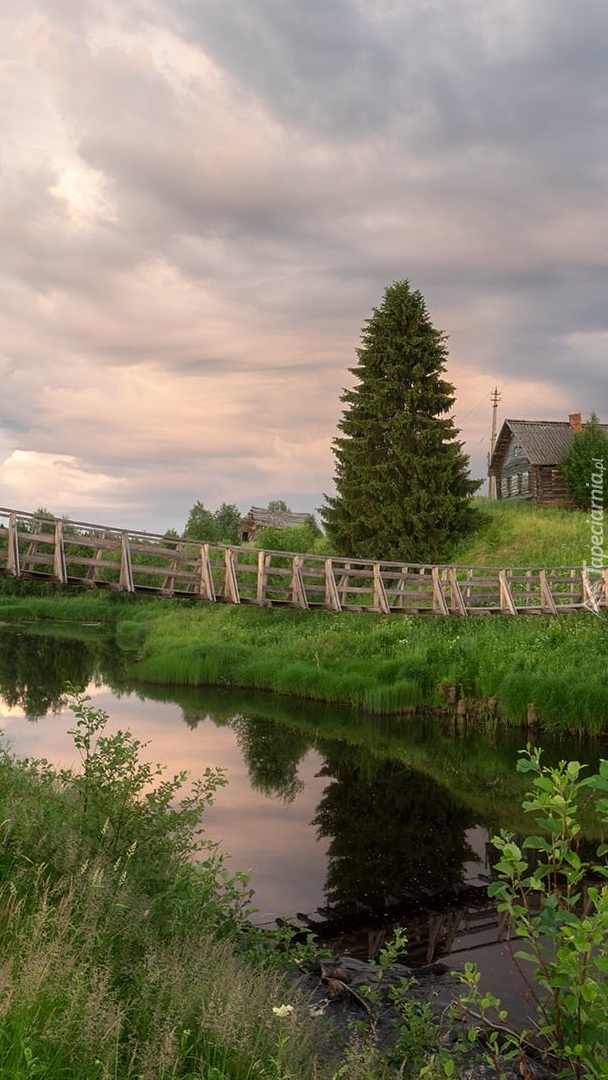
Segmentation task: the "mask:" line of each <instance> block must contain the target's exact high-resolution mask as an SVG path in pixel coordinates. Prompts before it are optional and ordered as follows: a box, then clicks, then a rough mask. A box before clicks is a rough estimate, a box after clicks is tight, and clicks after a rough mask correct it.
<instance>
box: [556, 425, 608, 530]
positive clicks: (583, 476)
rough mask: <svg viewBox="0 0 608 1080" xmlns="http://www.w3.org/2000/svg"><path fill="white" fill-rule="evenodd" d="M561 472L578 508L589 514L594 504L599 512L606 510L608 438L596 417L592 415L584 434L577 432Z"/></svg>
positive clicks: (582, 429) (584, 427)
mask: <svg viewBox="0 0 608 1080" xmlns="http://www.w3.org/2000/svg"><path fill="white" fill-rule="evenodd" d="M599 462H601V463H602V464H601V465H600V464H599ZM560 469H561V471H562V473H563V474H564V476H565V478H566V484H567V485H568V490H569V492H570V494H571V496H572V498H573V499H574V501H575V502H576V504H577V505H578V506H580V507H582V508H583V509H585V510H589V508H590V507H591V506H592V502H593V506H594V507H595V504H597V509H600V510H602V509H605V507H606V503H607V501H608V435H607V434H606V431H605V429H604V428H603V427H602V425H601V424H600V422H599V420H598V418H597V416H596V415H595V413H591V416H590V417H589V419H588V421H587V423H586V424H584V425H583V427H582V428H581V430H580V431H575V433H574V435H573V436H572V440H571V442H570V446H569V447H568V449H567V451H566V454H565V455H564V457H563V459H562V461H561V463H560ZM594 478H595V479H594ZM592 490H593V493H594V497H593V500H592V498H591V495H592ZM602 496H603V497H602Z"/></svg>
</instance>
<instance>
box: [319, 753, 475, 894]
mask: <svg viewBox="0 0 608 1080" xmlns="http://www.w3.org/2000/svg"><path fill="white" fill-rule="evenodd" d="M321 775H323V776H327V777H331V783H330V784H329V786H328V787H327V788H326V790H325V792H324V794H323V797H322V799H321V802H320V804H319V806H318V809H317V813H316V815H315V818H314V824H315V825H316V826H317V829H318V835H319V837H330V838H331V839H330V844H329V850H328V869H327V884H326V895H327V900H328V902H329V904H330V905H331V906H332V907H333V908H334V909H336V911H338V910H351V911H353V910H357V908H358V909H359V910H366V911H368V912H370V913H372V914H379V913H381V912H382V911H384V910H385V909H386V908H387V907H392V906H395V905H396V904H399V903H401V902H403V901H404V900H406V899H407V898H411V897H413V896H414V895H416V894H420V892H422V893H423V894H426V895H427V896H430V895H431V894H434V893H441V892H448V891H451V890H452V889H453V888H454V887H455V886H456V885H458V884H459V883H461V882H462V881H463V878H464V864H465V863H466V862H471V861H473V860H474V859H475V854H474V852H473V850H472V849H471V847H470V845H469V844H468V842H467V839H466V830H467V829H469V828H471V826H473V825H474V824H475V819H474V816H473V813H472V811H471V810H470V809H469V808H467V807H466V806H465V805H464V804H462V803H460V802H458V801H457V800H456V799H455V798H454V796H453V795H451V794H450V792H449V791H448V790H447V789H446V788H444V787H442V786H441V785H439V784H438V783H436V782H435V781H434V780H432V779H431V778H430V777H429V776H427V775H426V774H424V773H421V772H417V771H416V770H414V769H412V768H410V767H409V766H407V765H404V764H402V763H401V762H398V761H394V760H390V759H378V760H376V759H374V758H373V757H370V755H369V753H365V752H362V751H361V749H359V748H356V747H349V746H346V745H345V744H342V745H341V746H340V748H339V750H338V747H337V745H336V747H335V749H334V750H333V751H330V752H329V754H328V755H327V757H326V763H325V765H324V766H323V768H322V770H321Z"/></svg>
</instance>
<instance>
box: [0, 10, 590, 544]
mask: <svg viewBox="0 0 608 1080" xmlns="http://www.w3.org/2000/svg"><path fill="white" fill-rule="evenodd" d="M607 31H608V8H606V5H605V4H604V2H603V0H582V2H581V3H580V4H579V5H577V6H576V8H574V7H573V5H572V4H571V3H570V0H539V3H537V4H534V5H530V4H527V3H526V2H525V0H502V2H501V3H498V0H432V2H430V3H426V2H425V3H421V2H420V3H411V4H408V5H403V4H401V3H397V2H396V0H332V2H331V3H328V2H327V0H324V2H322V0H310V3H307V4H306V8H305V9H303V8H302V5H301V4H300V3H296V0H234V2H233V3H231V4H226V3H224V2H223V0H197V2H196V3H194V2H193V0H179V2H177V3H171V4H169V3H168V2H167V0H151V2H150V0H146V2H145V3H144V2H141V3H140V2H139V0H127V2H126V3H123V4H121V5H119V4H118V3H117V2H115V0H107V2H105V3H101V2H100V0H45V3H44V4H42V0H24V2H23V4H22V5H20V8H19V14H18V16H17V17H15V15H14V13H10V14H5V15H3V14H2V9H1V8H0V43H3V44H0V59H1V58H2V53H3V52H4V60H5V63H6V64H7V65H8V68H7V70H10V79H9V80H8V81H7V82H6V83H5V84H4V85H3V88H2V90H1V91H0V124H1V125H2V131H3V140H2V156H1V159H0V167H1V168H2V185H1V189H0V201H1V204H2V205H1V209H2V219H1V220H2V225H1V236H0V241H1V243H2V260H1V261H0V290H1V294H2V297H3V303H2V311H1V313H0V320H1V327H0V330H1V337H0V343H1V344H0V371H2V375H3V387H4V394H3V397H4V400H3V404H2V409H1V410H0V502H2V503H3V504H4V505H8V504H13V505H22V506H23V508H25V509H27V508H29V506H30V505H31V504H32V502H34V503H35V504H36V505H39V504H50V503H51V502H52V500H53V498H56V499H58V500H61V505H55V506H53V507H52V508H53V509H55V510H56V511H57V512H60V513H63V512H71V513H74V514H76V515H77V514H78V508H79V506H80V507H82V506H84V507H86V513H87V516H88V517H90V516H91V511H92V509H94V507H95V505H96V502H95V499H96V494H97V497H98V502H97V505H98V506H99V508H100V512H101V511H102V510H103V512H104V513H105V514H106V515H107V514H108V513H112V512H114V513H115V514H116V515H117V516H119V517H120V519H121V521H123V522H124V515H125V512H128V510H129V507H132V510H133V514H134V515H135V517H136V519H137V520H134V521H133V524H134V525H136V524H141V525H142V526H143V527H146V528H149V529H151V530H155V529H157V528H165V527H167V526H168V525H181V524H183V522H184V521H185V519H186V517H187V512H188V509H189V506H190V505H191V504H192V503H193V502H194V500H195V499H196V498H202V499H204V501H205V502H206V503H208V504H209V505H211V506H213V505H217V503H219V502H221V501H223V500H226V501H230V502H231V501H238V502H240V503H242V505H243V506H244V507H245V508H246V506H247V505H249V504H250V503H255V502H261V501H266V499H267V497H286V493H289V501H290V502H291V503H292V505H293V504H296V503H297V505H294V508H296V509H299V508H302V509H314V508H315V507H316V506H318V505H319V504H320V501H321V493H322V492H323V491H328V490H330V488H331V476H332V471H333V464H332V458H331V452H330V443H331V439H332V437H333V436H334V434H335V433H336V423H337V420H338V417H339V414H340V409H341V405H340V400H339V399H340V393H341V389H342V387H343V386H345V385H346V384H347V383H348V382H349V381H350V378H351V377H350V375H349V373H348V369H349V368H350V367H352V366H353V364H354V363H355V360H356V356H355V349H356V347H357V345H358V343H359V333H360V330H361V327H362V325H363V323H364V321H365V319H366V318H368V317H369V315H370V313H371V309H372V307H373V306H374V305H375V304H377V303H379V301H380V299H381V296H382V292H383V290H384V288H385V286H386V285H387V284H388V283H389V282H390V281H392V280H395V279H398V278H402V277H409V278H410V280H411V281H412V283H413V284H414V286H415V287H418V288H420V289H421V290H422V291H423V293H424V294H425V296H426V298H427V301H428V305H429V308H430V311H431V315H432V317H433V319H434V321H435V323H436V325H437V326H439V327H440V328H441V329H443V330H444V331H446V332H447V333H448V335H449V347H450V361H449V369H448V377H449V378H450V379H451V380H452V381H453V382H454V383H455V384H456V391H457V408H456V416H457V420H458V418H459V417H463V421H462V428H463V436H464V437H465V439H466V442H467V448H468V449H469V451H470V453H471V455H472V465H473V470H474V472H475V473H476V474H477V475H480V474H481V473H482V472H483V469H484V467H485V453H486V450H487V438H488V428H489V415H490V407H489V393H490V390H491V389H492V387H493V386H494V385H495V384H498V385H499V386H500V387H501V388H502V390H503V400H502V403H501V407H502V408H503V409H504V413H503V415H521V416H526V415H535V416H539V415H544V416H548V417H551V416H560V415H562V414H563V413H564V411H568V409H569V408H572V409H576V410H578V409H579V408H580V410H581V411H582V412H583V413H584V414H585V413H586V414H588V413H589V412H590V411H591V409H595V410H596V411H597V412H598V413H600V414H602V413H603V414H604V417H605V416H606V414H607V413H608V408H607V406H608V401H607V398H608V394H607V392H606V383H605V374H604V373H605V360H604V357H605V353H606V344H607V343H608V315H607V313H606V304H605V295H606V278H607V276H608V265H607V262H606V254H605V253H606V250H608V207H607V206H606V201H605V176H606V168H607V164H608V162H607V160H606V158H607V153H608V147H607V144H606V139H605V135H604V133H605V130H606V110H607V103H608V77H607V74H606V70H605V63H604V55H603V53H604V42H605V41H606V36H607ZM92 433H93V434H92ZM113 492H114V494H113ZM298 496H299V500H298Z"/></svg>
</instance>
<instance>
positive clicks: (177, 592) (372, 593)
mask: <svg viewBox="0 0 608 1080" xmlns="http://www.w3.org/2000/svg"><path fill="white" fill-rule="evenodd" d="M0 575H3V576H8V577H13V578H27V579H30V580H36V581H49V582H56V583H59V584H62V585H74V586H78V587H79V588H91V589H114V590H118V591H121V592H127V593H136V592H137V593H146V594H152V595H156V596H167V597H171V596H175V597H182V598H187V599H191V600H203V601H207V602H210V603H216V602H218V603H229V604H255V605H258V606H261V607H274V606H287V607H293V608H300V609H305V610H308V609H324V610H327V611H359V612H374V613H377V614H384V615H391V614H409V615H491V614H500V615H520V614H526V615H534V614H537V615H538V614H547V615H558V614H560V613H562V612H575V611H580V612H594V613H596V614H600V613H601V611H604V610H607V609H608V569H604V570H603V571H601V572H596V573H595V574H594V576H593V580H591V578H590V575H589V572H588V570H586V569H585V568H583V567H565V568H564V567H552V568H547V569H538V568H535V569H497V568H495V567H483V566H476V567H461V566H422V565H418V564H406V563H401V562H399V563H395V562H373V561H369V560H365V559H349V558H338V557H336V556H324V555H302V554H298V553H291V552H284V551H260V550H255V549H253V548H247V547H231V546H228V545H226V544H213V543H203V544H201V543H199V542H198V541H195V540H192V539H191V538H188V537H172V536H161V535H155V534H153V533H147V532H138V531H135V530H131V529H117V528H113V527H111V526H106V525H91V524H89V523H87V522H82V521H68V520H66V519H60V518H51V517H44V516H39V515H36V514H28V513H22V512H20V511H17V510H8V509H4V508H0Z"/></svg>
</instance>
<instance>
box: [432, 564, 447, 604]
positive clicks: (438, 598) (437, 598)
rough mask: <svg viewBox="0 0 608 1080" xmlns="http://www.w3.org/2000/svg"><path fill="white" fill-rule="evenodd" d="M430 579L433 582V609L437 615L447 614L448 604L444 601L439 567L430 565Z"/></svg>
mask: <svg viewBox="0 0 608 1080" xmlns="http://www.w3.org/2000/svg"><path fill="white" fill-rule="evenodd" d="M431 580H432V582H433V611H434V612H436V613H437V614H439V615H449V614H450V613H449V611H448V605H447V604H446V602H445V594H444V591H443V584H442V582H441V578H440V577H439V567H437V566H432V567H431Z"/></svg>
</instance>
